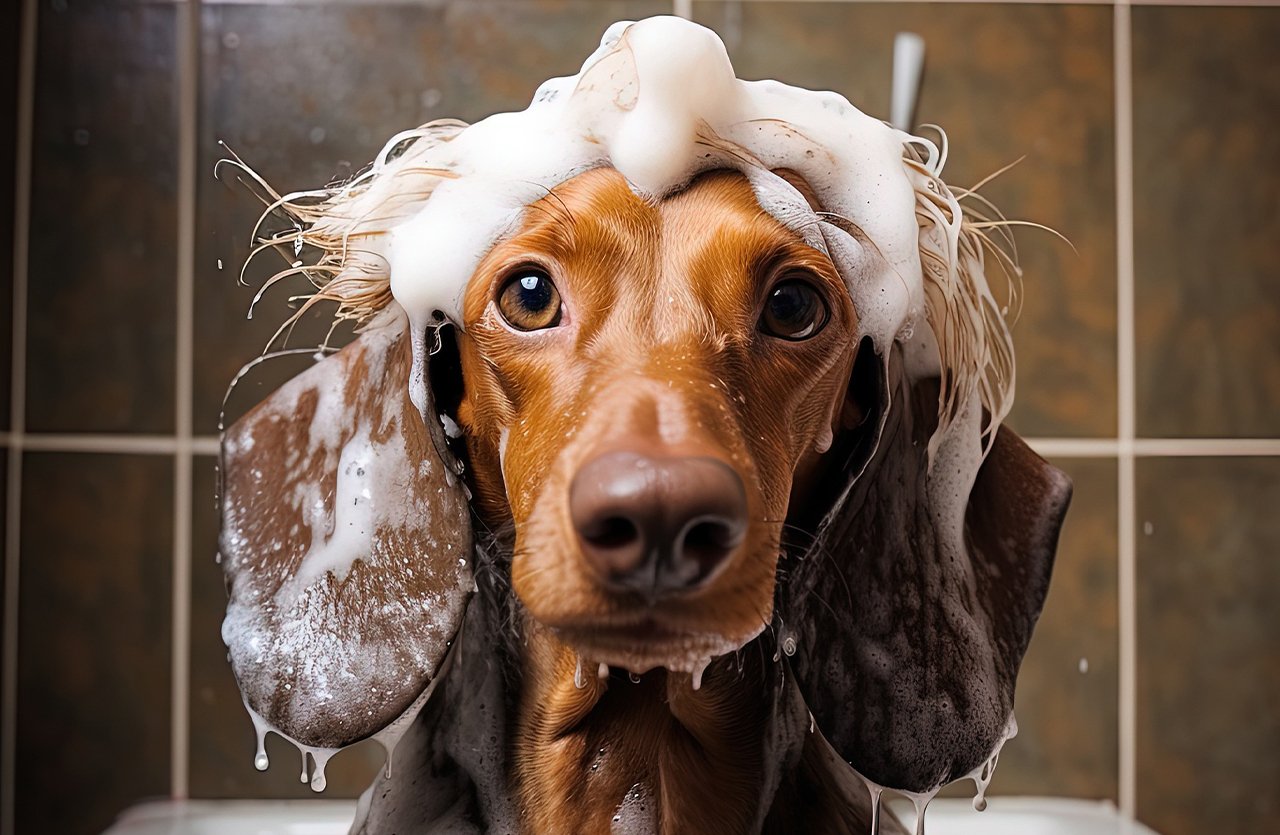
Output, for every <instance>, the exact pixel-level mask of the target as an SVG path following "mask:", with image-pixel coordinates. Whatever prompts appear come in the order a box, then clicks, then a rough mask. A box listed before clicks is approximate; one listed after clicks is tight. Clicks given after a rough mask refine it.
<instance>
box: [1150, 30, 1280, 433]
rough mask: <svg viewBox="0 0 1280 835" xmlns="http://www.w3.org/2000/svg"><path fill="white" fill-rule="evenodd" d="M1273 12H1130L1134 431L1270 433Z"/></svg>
mask: <svg viewBox="0 0 1280 835" xmlns="http://www.w3.org/2000/svg"><path fill="white" fill-rule="evenodd" d="M1277 43H1280V9H1275V8H1265V9H1264V8H1254V9H1224V8H1209V9H1187V8H1137V9H1134V11H1133V96H1134V132H1135V137H1136V140H1135V148H1134V221H1135V222H1134V245H1135V256H1136V259H1137V260H1136V268H1137V272H1136V281H1137V286H1136V293H1137V297H1136V302H1137V314H1138V315H1137V334H1136V335H1137V349H1138V354H1137V386H1138V412H1137V418H1138V430H1139V433H1140V434H1144V435H1156V436H1246V437H1247V436H1265V437H1276V436H1280V281H1277V279H1276V276H1277V264H1280V210H1278V209H1277V204H1276V194H1277V193H1280V130H1278V128H1280V118H1278V117H1277V114H1280V73H1277V72H1276V71H1275V68H1276V44H1277Z"/></svg>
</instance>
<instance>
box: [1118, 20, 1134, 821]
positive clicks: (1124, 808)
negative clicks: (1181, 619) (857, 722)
mask: <svg viewBox="0 0 1280 835" xmlns="http://www.w3.org/2000/svg"><path fill="white" fill-rule="evenodd" d="M1113 27H1114V33H1113V37H1114V41H1115V43H1114V47H1115V53H1114V62H1115V68H1114V75H1115V142H1116V148H1115V153H1116V162H1115V165H1116V387H1117V400H1118V405H1117V412H1118V427H1117V433H1118V439H1119V449H1118V460H1117V467H1116V471H1117V485H1116V496H1117V518H1118V525H1117V536H1118V538H1119V541H1118V543H1117V555H1118V563H1119V564H1118V578H1117V586H1118V588H1117V592H1118V596H1119V603H1120V612H1119V616H1120V624H1119V625H1120V630H1119V631H1120V635H1119V638H1120V647H1119V651H1120V682H1119V685H1120V686H1119V688H1118V693H1117V696H1118V698H1119V706H1118V707H1119V710H1118V716H1119V727H1118V729H1117V730H1118V734H1119V740H1118V741H1119V746H1118V749H1119V751H1118V753H1119V760H1120V762H1119V778H1120V785H1119V795H1120V812H1121V814H1122V815H1124V817H1126V818H1128V819H1130V820H1132V819H1134V818H1135V817H1136V815H1137V653H1138V641H1137V512H1138V511H1137V472H1136V470H1137V464H1136V444H1135V436H1136V434H1137V433H1136V428H1137V416H1136V415H1137V381H1136V374H1137V363H1136V353H1137V344H1136V337H1135V329H1136V322H1135V308H1134V292H1135V291H1134V281H1135V278H1134V269H1135V267H1134V263H1135V262H1134V242H1133V234H1134V230H1133V37H1132V35H1133V29H1132V23H1131V10H1130V6H1129V3H1128V2H1127V0H1120V1H1119V2H1117V3H1116V5H1115V17H1114V22H1113Z"/></svg>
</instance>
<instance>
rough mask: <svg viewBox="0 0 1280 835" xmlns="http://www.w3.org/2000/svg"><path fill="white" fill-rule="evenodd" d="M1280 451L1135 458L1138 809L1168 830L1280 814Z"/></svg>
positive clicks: (1186, 832)
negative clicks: (1254, 455) (1279, 696)
mask: <svg viewBox="0 0 1280 835" xmlns="http://www.w3.org/2000/svg"><path fill="white" fill-rule="evenodd" d="M1277 507H1280V459H1277V458H1267V459H1243V458H1237V459H1212V458H1209V459H1196V458H1183V459H1150V460H1140V461H1139V462H1138V520H1139V521H1138V564H1137V569H1138V575H1137V576H1138V583H1137V588H1138V611H1137V616H1138V647H1137V649H1138V656H1137V657H1138V671H1137V672H1138V738H1137V743H1138V748H1137V753H1138V762H1137V765H1138V775H1137V776H1138V815H1139V817H1140V818H1141V819H1142V820H1143V821H1145V822H1147V823H1149V824H1151V825H1152V826H1153V827H1154V828H1155V829H1156V830H1157V831H1159V832H1160V833H1161V835H1191V833H1200V832H1206V831H1216V832H1267V831H1271V830H1272V829H1274V825H1275V821H1276V818H1277V815H1280V789H1278V788H1277V787H1280V708H1278V707H1277V704H1278V703H1277V701H1276V693H1277V692H1280V654H1277V652H1276V646H1277V641H1278V640H1280V607H1278V606H1276V590H1277V589H1278V588H1280V562H1278V561H1277V560H1276V554H1277V553H1280V518H1278V517H1277V515H1276V508H1277Z"/></svg>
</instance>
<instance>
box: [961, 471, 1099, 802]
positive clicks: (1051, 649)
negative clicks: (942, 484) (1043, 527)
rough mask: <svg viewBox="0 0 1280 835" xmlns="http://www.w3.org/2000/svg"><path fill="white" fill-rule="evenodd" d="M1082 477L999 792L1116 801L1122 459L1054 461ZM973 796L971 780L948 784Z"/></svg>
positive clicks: (1022, 687)
mask: <svg viewBox="0 0 1280 835" xmlns="http://www.w3.org/2000/svg"><path fill="white" fill-rule="evenodd" d="M1053 463H1054V464H1055V465H1056V466H1057V467H1060V468H1061V469H1063V470H1065V471H1066V473H1067V474H1068V475H1069V476H1071V480H1072V481H1073V482H1074V483H1075V493H1074V495H1073V497H1072V500H1071V510H1070V511H1069V512H1068V513H1067V521H1066V524H1065V525H1064V526H1063V528H1062V539H1061V541H1060V542H1059V545H1058V556H1057V559H1056V562H1055V563H1054V567H1053V580H1052V582H1051V583H1050V585H1049V597H1048V599H1047V600H1046V601H1045V607H1044V612H1043V614H1041V616H1040V622H1039V624H1037V625H1036V631H1035V634H1034V635H1033V636H1032V639H1031V646H1030V648H1029V649H1028V650H1027V656H1026V658H1025V659H1024V660H1023V662H1022V671H1021V672H1020V673H1019V674H1018V690H1017V697H1016V700H1017V704H1016V707H1015V710H1014V715H1015V716H1016V717H1017V719H1018V735H1017V737H1015V738H1014V739H1012V740H1011V741H1010V742H1009V743H1008V744H1006V745H1005V747H1004V751H1003V752H1002V753H1001V754H1000V766H999V768H998V769H996V776H995V780H994V781H993V782H992V783H991V789H990V792H989V794H991V795H1036V796H1041V797H1083V798H1095V799H1100V800H1102V799H1109V800H1113V801H1114V800H1116V798H1117V796H1118V793H1119V792H1118V777H1117V763H1118V737H1117V732H1116V731H1117V726H1116V722H1117V717H1116V714H1117V705H1118V703H1119V699H1118V696H1119V694H1118V687H1119V683H1118V682H1119V678H1118V670H1119V656H1118V652H1119V633H1118V627H1117V614H1118V608H1117V596H1116V571H1117V569H1116V528H1117V524H1116V464H1115V461H1113V460H1104V459H1083V458H1077V459H1067V460H1061V461H1054V462H1053ZM943 794H944V796H950V797H971V796H972V795H973V785H972V784H971V783H967V782H966V783H963V784H958V785H955V786H951V787H949V788H947V789H945V790H944V792H943Z"/></svg>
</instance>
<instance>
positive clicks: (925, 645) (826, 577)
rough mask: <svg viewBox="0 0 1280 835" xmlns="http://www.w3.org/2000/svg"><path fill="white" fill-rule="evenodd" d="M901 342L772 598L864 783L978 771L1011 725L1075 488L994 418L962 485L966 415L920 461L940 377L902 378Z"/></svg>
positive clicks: (912, 786)
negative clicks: (800, 552) (821, 517)
mask: <svg viewBox="0 0 1280 835" xmlns="http://www.w3.org/2000/svg"><path fill="white" fill-rule="evenodd" d="M863 347H864V348H865V347H867V346H865V345H864V346H863ZM898 351H899V349H897V348H895V349H894V354H893V356H891V357H890V358H889V361H888V362H886V363H883V364H881V362H880V360H879V359H877V360H876V364H877V365H881V367H882V368H883V369H884V373H883V375H881V376H880V378H879V379H880V382H881V384H882V385H884V386H885V388H884V391H883V392H882V393H881V396H880V397H879V398H878V403H877V405H876V407H875V408H876V409H877V410H879V415H876V414H875V413H873V414H872V415H870V416H869V418H868V421H869V422H868V423H866V424H864V428H863V430H861V431H862V432H863V433H864V434H863V437H862V438H856V439H854V440H853V442H852V443H851V444H846V448H845V449H846V454H851V455H852V458H853V460H852V461H851V466H850V468H849V469H845V470H842V473H846V474H847V473H855V474H856V473H858V472H860V475H854V481H853V484H852V486H851V487H850V488H849V489H848V492H847V494H845V495H843V496H840V493H839V492H838V490H836V489H833V490H832V491H831V492H832V494H833V495H835V496H836V499H835V506H834V507H833V509H832V510H831V512H830V513H829V515H828V516H827V518H826V519H825V521H824V522H823V524H822V527H821V529H820V531H819V533H818V540H817V547H816V548H815V551H814V554H813V556H811V557H810V558H809V559H807V560H806V561H805V563H804V564H803V565H802V566H800V567H798V568H797V569H796V570H795V571H794V572H793V576H792V579H791V581H790V582H789V583H788V584H787V591H786V595H785V596H784V598H783V600H782V604H781V605H782V615H783V618H784V622H785V623H787V624H788V625H789V626H790V627H791V628H794V629H795V630H797V632H798V635H797V638H798V641H797V646H798V651H797V654H796V655H795V656H794V657H793V658H792V659H791V664H792V668H793V670H794V671H795V673H796V675H797V677H798V680H799V684H800V689H801V692H802V693H803V694H804V697H805V699H806V701H807V703H808V706H809V709H810V711H811V712H812V714H813V716H814V718H815V720H816V723H817V725H818V727H819V728H820V729H821V730H822V732H823V733H824V735H825V736H826V737H827V739H828V740H829V741H830V742H831V744H832V746H833V747H834V748H835V750H836V751H838V752H839V753H840V754H841V756H843V757H844V758H845V759H846V760H847V761H848V762H849V763H851V764H852V765H853V766H854V768H856V769H857V770H858V772H859V773H860V774H862V775H863V776H864V777H865V778H867V779H868V780H870V781H871V782H873V783H875V784H878V785H881V786H885V787H889V788H893V789H898V790H904V791H912V792H929V791H932V790H933V789H934V788H936V787H938V786H939V785H942V784H944V783H947V782H950V781H952V780H956V779H959V778H961V777H965V776H967V775H969V774H970V773H971V772H973V771H974V770H975V769H981V767H982V766H983V764H984V763H985V762H986V761H987V760H988V759H989V758H990V757H991V756H992V755H993V753H994V752H996V751H998V748H999V746H1000V744H1001V743H1002V741H1003V740H1004V739H1005V738H1006V737H1007V736H1008V735H1009V732H1010V730H1011V715H1012V709H1013V696H1014V683H1015V680H1016V677H1017V672H1018V667H1019V665H1020V664H1021V661H1022V656H1023V654H1024V653H1025V651H1026V648H1027V644H1028V642H1029V641H1030V638H1031V631H1032V628H1033V627H1034V625H1035V622H1036V620H1037V618H1038V617H1039V614H1040V610H1041V607H1042V605H1043V603H1044V597H1045V593H1046V591H1047V589H1048V582H1049V575H1050V570H1051V567H1052V564H1053V555H1054V550H1055V548H1056V546H1057V539H1058V530H1059V528H1060V526H1061V523H1062V519H1063V515H1064V514H1065V512H1066V508H1067V503H1068V501H1069V499H1070V494H1071V485H1070V482H1069V480H1068V479H1067V478H1066V476H1065V475H1063V474H1062V473H1061V472H1059V471H1058V470H1056V469H1054V468H1053V467H1051V466H1050V465H1049V464H1048V463H1046V462H1045V461H1044V460H1043V459H1041V458H1040V457H1039V456H1038V455H1036V454H1035V453H1034V452H1032V451H1031V450H1030V448H1028V447H1027V446H1026V444H1024V443H1023V442H1022V440H1021V439H1019V438H1018V437H1017V435H1015V434H1014V433H1013V432H1011V431H1010V430H1008V429H1005V428H1001V429H1000V430H999V431H998V433H997V434H996V435H995V437H994V439H993V441H992V446H991V449H990V451H989V453H988V454H987V456H986V458H985V460H984V461H983V463H982V465H981V468H980V469H979V470H978V472H977V475H976V478H973V479H972V480H971V481H966V480H965V478H964V476H963V472H964V470H965V468H964V466H963V465H962V464H961V463H960V462H961V461H962V460H963V457H964V455H965V454H966V453H974V454H976V453H977V452H978V447H977V444H978V438H977V435H978V429H977V422H976V420H974V421H969V422H968V424H967V426H968V427H970V428H972V430H973V431H972V435H973V437H972V439H970V440H967V441H962V442H958V441H954V440H953V442H948V443H944V444H943V445H942V446H941V447H940V448H939V449H938V451H937V453H936V454H935V457H934V460H933V461H932V462H930V460H929V452H928V450H929V446H930V444H929V441H930V439H931V438H932V436H933V433H934V430H935V429H936V427H937V404H938V385H937V380H924V381H918V382H915V383H910V382H908V381H907V380H906V379H905V377H904V375H903V374H902V372H901V358H900V354H899V353H898ZM864 369H865V366H864ZM855 376H856V373H855ZM856 382H857V381H856V380H855V386H853V387H851V390H853V391H855V392H856V390H857V385H856ZM890 393H891V396H890ZM961 423H964V422H963V421H962V422H961ZM959 428H961V427H959V426H957V427H956V429H959ZM953 431H955V430H953ZM957 443H959V444H960V447H957V446H956V444H957ZM965 444H968V446H967V447H966V446H965ZM850 449H852V450H854V452H853V453H849V450H850ZM859 449H860V450H863V452H864V454H865V455H864V458H863V460H864V461H865V469H864V468H863V467H862V466H861V462H859V461H858V460H857V458H858V455H857V453H856V450H859ZM957 474H959V475H957ZM847 477H848V476H847V475H846V476H845V478H847ZM844 484H847V481H839V482H838V483H837V485H833V487H836V486H839V488H840V489H841V490H842V489H843V486H844Z"/></svg>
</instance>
